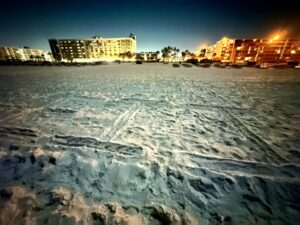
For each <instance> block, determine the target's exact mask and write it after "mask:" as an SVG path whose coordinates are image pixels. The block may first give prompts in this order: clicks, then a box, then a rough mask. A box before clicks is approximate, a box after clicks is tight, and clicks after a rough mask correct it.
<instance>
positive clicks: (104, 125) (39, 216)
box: [0, 64, 300, 225]
mask: <svg viewBox="0 0 300 225" xmlns="http://www.w3.org/2000/svg"><path fill="white" fill-rule="evenodd" d="M299 84H300V75H299V72H298V71H296V70H289V69H287V70H278V69H268V70H259V69H254V68H243V69H241V70H235V69H218V68H209V69H204V68H196V67H193V68H188V69H186V68H173V67H172V65H162V64H143V65H135V64H126V65H124V64H121V65H114V64H113V65H105V66H95V67H92V66H90V67H70V68H66V67H1V70H0V216H1V217H0V218H1V221H0V224H1V225H2V224H3V225H10V224H26V225H27V224H28V225H29V224H38V225H39V224H41V225H42V224H43V225H44V224H53V225H54V224H55V225H56V224H64V225H65V224H82V225H90V224H91V225H94V224H95V225H96V224H124V225H125V224H130V225H131V224H134V225H135V224H141V225H144V224H145V225H146V224H151V225H156V224H174V225H175V224H176V225H184V224H192V225H194V224H199V225H206V224H239V225H240V224H247V225H248V224H295V225H296V224H298V221H300V207H299V202H300V194H299V193H300V177H299V174H300V165H299V164H300V143H299V137H300V128H299V127H300V119H299V118H300V104H299V97H300V85H299Z"/></svg>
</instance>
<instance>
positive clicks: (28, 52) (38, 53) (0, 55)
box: [0, 47, 53, 62]
mask: <svg viewBox="0 0 300 225" xmlns="http://www.w3.org/2000/svg"><path fill="white" fill-rule="evenodd" d="M0 61H22V62H24V61H39V62H45V61H48V62H52V61H53V58H52V54H51V53H50V52H48V51H44V50H40V49H33V48H28V47H22V48H16V47H0Z"/></svg>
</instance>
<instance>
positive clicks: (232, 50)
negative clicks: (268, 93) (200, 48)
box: [206, 38, 300, 63]
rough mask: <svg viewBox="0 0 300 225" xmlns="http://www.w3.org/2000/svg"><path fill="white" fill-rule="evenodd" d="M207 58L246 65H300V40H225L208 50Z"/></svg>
mask: <svg viewBox="0 0 300 225" xmlns="http://www.w3.org/2000/svg"><path fill="white" fill-rule="evenodd" d="M206 57H207V58H209V59H213V60H216V61H222V62H232V63H236V62H238V63H244V62H258V63H286V62H290V61H297V62H299V63H300V39H283V40H272V39H271V40H265V39H229V38H223V39H221V40H220V41H218V42H217V43H216V44H215V45H212V46H210V47H208V48H207V51H206Z"/></svg>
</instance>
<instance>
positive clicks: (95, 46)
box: [49, 34, 136, 62]
mask: <svg viewBox="0 0 300 225" xmlns="http://www.w3.org/2000/svg"><path fill="white" fill-rule="evenodd" d="M49 44H50V48H51V51H52V54H53V57H54V59H55V60H57V61H62V62H95V61H102V60H104V61H112V60H117V59H124V58H126V59H127V60H131V59H132V58H133V55H134V54H135V53H136V37H135V36H133V35H132V34H131V35H130V36H129V37H121V38H102V37H93V38H86V39H49Z"/></svg>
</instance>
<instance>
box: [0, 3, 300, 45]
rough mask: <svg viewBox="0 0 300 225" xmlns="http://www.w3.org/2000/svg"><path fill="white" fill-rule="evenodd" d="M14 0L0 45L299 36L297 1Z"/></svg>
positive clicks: (4, 10) (4, 9)
mask: <svg viewBox="0 0 300 225" xmlns="http://www.w3.org/2000/svg"><path fill="white" fill-rule="evenodd" d="M2 2H3V1H2ZM261 2H264V3H260V2H259V1H256V0H254V1H232V0H228V1H215V0H207V1H189V0H186V1H176V0H175V1H164V0H161V1H157V0H152V1H143V0H139V1H134V0H132V1H125V0H123V1H119V0H113V1H109V0H106V1H100V0H98V1H77V0H73V1H70V0H61V1H58V0H54V1H42V0H40V1H34V0H31V1H26V0H24V1H22V0H20V1H16V0H10V1H7V2H6V3H1V13H0V23H1V32H0V46H10V47H19V46H29V47H32V48H40V49H45V50H49V49H50V48H49V44H48V39H49V38H81V37H93V36H102V37H124V36H128V35H129V33H130V32H132V33H133V34H135V35H136V36H137V41H138V46H137V47H138V51H156V50H161V49H162V48H163V47H164V46H167V45H171V46H176V47H178V48H180V50H181V51H183V50H185V49H189V50H191V51H196V50H199V48H200V47H201V45H203V44H207V45H208V44H212V43H214V42H216V41H217V40H219V39H221V38H222V37H224V36H227V37H239V38H255V37H257V38H262V37H266V36H268V35H270V34H272V33H273V32H274V31H277V30H281V31H282V30H285V31H287V33H288V36H289V37H300V10H299V7H297V1H296V0H295V1H292V0H285V1H277V0H275V1H274V0H273V1H263V0H261Z"/></svg>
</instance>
